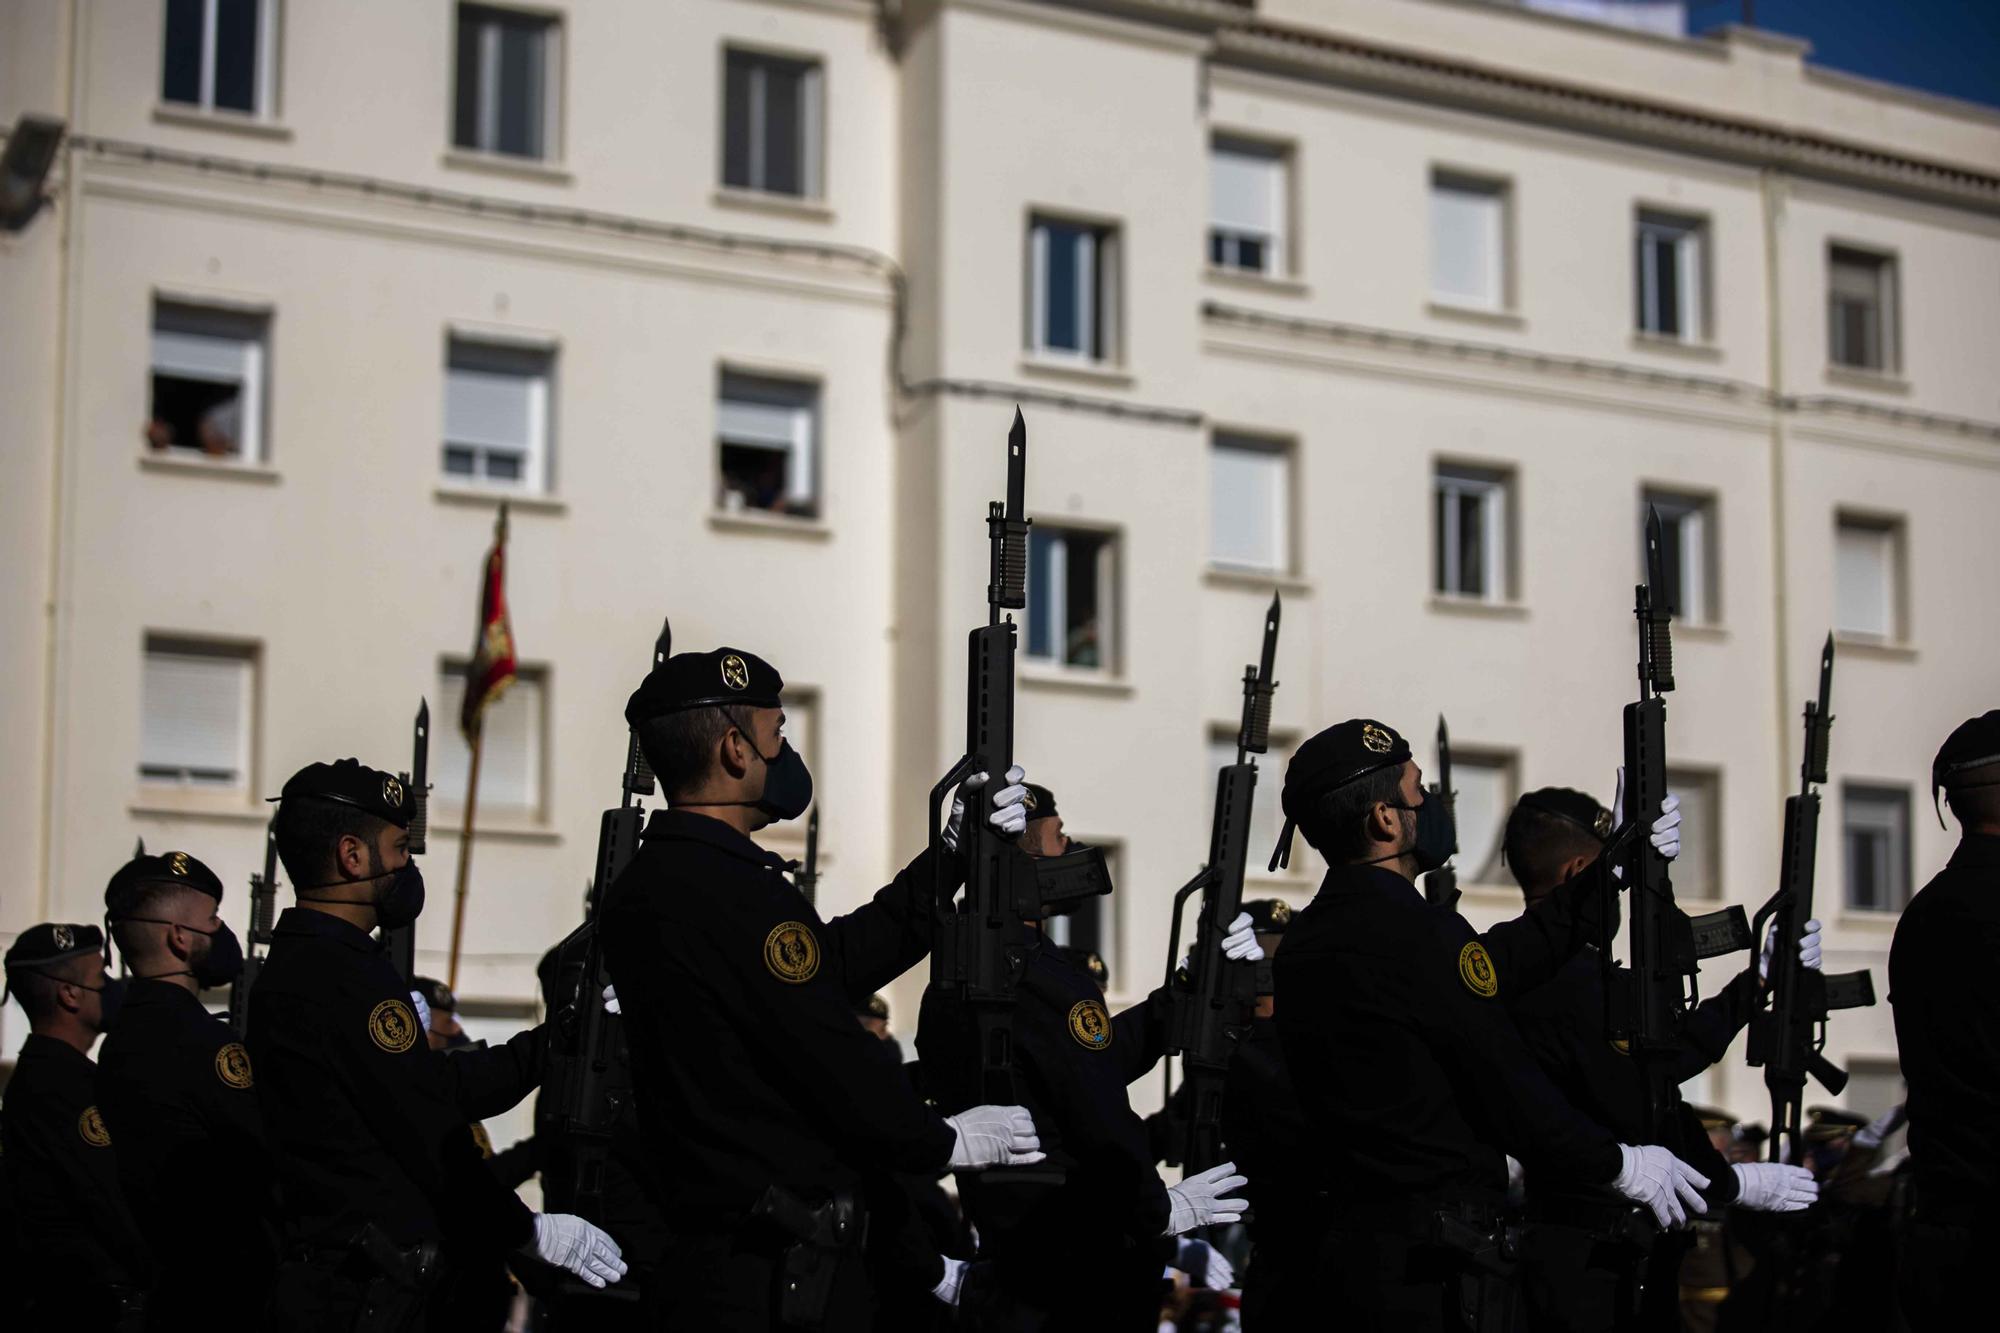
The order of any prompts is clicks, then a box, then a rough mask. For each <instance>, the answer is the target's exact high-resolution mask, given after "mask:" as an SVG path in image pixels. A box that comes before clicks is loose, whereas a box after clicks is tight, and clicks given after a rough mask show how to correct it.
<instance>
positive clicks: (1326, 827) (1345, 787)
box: [1299, 764, 1403, 865]
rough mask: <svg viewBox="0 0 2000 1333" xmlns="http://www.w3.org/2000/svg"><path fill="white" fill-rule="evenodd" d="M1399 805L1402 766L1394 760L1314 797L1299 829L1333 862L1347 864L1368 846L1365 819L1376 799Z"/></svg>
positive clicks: (1317, 849) (1308, 840) (1329, 862)
mask: <svg viewBox="0 0 2000 1333" xmlns="http://www.w3.org/2000/svg"><path fill="white" fill-rule="evenodd" d="M1378 801H1379V802H1383V803H1386V804H1388V805H1396V806H1400V805H1401V804H1402V803H1403V766H1402V765H1401V764H1391V765H1390V766H1389V767H1387V768H1378V769H1376V770H1375V771H1374V772H1373V773H1365V774H1363V775H1362V776H1360V777H1358V778H1356V779H1354V781H1352V782H1346V783H1342V784H1341V785H1340V786H1338V787H1335V788H1333V789H1332V790H1330V791H1325V792H1321V793H1320V794H1319V796H1317V797H1316V798H1314V800H1313V803H1312V808H1311V810H1309V811H1308V812H1307V814H1306V817H1305V818H1304V819H1301V820H1300V821H1299V832H1301V833H1303V834H1305V838H1306V841H1307V842H1309V843H1311V844H1312V846H1313V849H1314V850H1315V851H1317V852H1318V853H1319V854H1320V855H1321V856H1324V857H1325V858H1326V859H1327V863H1328V864H1330V865H1345V864H1346V863H1347V862H1349V861H1353V860H1355V859H1356V858H1358V857H1359V856H1361V854H1362V853H1364V852H1366V851H1367V850H1368V849H1369V848H1368V828H1367V825H1366V824H1365V822H1364V820H1365V819H1366V817H1367V814H1368V812H1369V811H1370V810H1372V809H1374V808H1375V805H1376V803H1377V802H1378Z"/></svg>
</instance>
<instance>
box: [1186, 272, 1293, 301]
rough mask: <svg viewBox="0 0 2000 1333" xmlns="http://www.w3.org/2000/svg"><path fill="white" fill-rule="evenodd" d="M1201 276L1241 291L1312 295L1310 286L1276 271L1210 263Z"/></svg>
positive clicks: (1283, 294) (1282, 294)
mask: <svg viewBox="0 0 2000 1333" xmlns="http://www.w3.org/2000/svg"><path fill="white" fill-rule="evenodd" d="M1202 277H1203V279H1204V280H1206V281H1208V282H1212V283H1214V284H1216V285H1217V286H1218V287H1235V288H1238V289H1240V290H1242V291H1251V292H1269V293H1270V294H1271V295H1273V296H1298V297H1306V296H1311V295H1312V288H1310V287H1308V286H1306V285H1305V284H1304V283H1303V282H1300V281H1299V280H1298V279H1297V278H1288V277H1285V276H1284V275H1283V274H1276V273H1257V272H1254V271H1252V270H1250V269H1247V268H1224V267H1222V266H1221V265H1218V264H1210V265H1209V266H1208V267H1207V268H1205V269H1203V270H1202Z"/></svg>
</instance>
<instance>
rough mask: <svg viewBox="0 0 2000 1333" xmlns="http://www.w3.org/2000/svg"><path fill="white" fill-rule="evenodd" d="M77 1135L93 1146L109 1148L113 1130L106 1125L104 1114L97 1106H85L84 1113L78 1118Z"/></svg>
mask: <svg viewBox="0 0 2000 1333" xmlns="http://www.w3.org/2000/svg"><path fill="white" fill-rule="evenodd" d="M76 1132H77V1136H78V1137H79V1138H81V1139H82V1140H83V1141H84V1142H85V1143H88V1144H89V1145H90V1146H91V1147H93V1148H109V1147H110V1146H111V1131H110V1130H108V1129H106V1128H105V1127H104V1114H103V1112H101V1111H99V1110H98V1109H97V1108H96V1107H95V1106H86V1107H84V1108H83V1114H82V1115H80V1116H78V1117H77V1118H76Z"/></svg>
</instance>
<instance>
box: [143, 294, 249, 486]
mask: <svg viewBox="0 0 2000 1333" xmlns="http://www.w3.org/2000/svg"><path fill="white" fill-rule="evenodd" d="M269 328H270V318H269V316H266V315H257V314H249V313H245V312H241V311H235V310H213V309H209V308H207V307H204V306H192V305H181V304H177V303H175V302H171V301H161V302H158V303H156V304H155V305H154V307H153V374H152V378H153V384H152V410H151V419H150V420H149V421H148V423H147V426H146V442H147V444H148V445H149V446H150V447H152V448H154V449H176V450H187V451H189V452H193V453H200V454H204V455H206V456H208V457H210V458H221V459H229V460H231V461H234V462H238V463H255V462H258V461H260V460H262V458H263V457H264V367H265V361H266V356H265V344H266V335H267V333H268V331H269Z"/></svg>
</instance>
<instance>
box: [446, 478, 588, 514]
mask: <svg viewBox="0 0 2000 1333" xmlns="http://www.w3.org/2000/svg"><path fill="white" fill-rule="evenodd" d="M431 495H432V496H433V497H434V498H435V499H436V500H437V502H438V503H439V504H448V505H467V506H469V507H471V508H475V509H498V508H499V507H500V506H501V505H503V504H504V505H506V506H507V508H508V509H510V510H512V511H514V512H516V513H522V514H567V513H568V512H569V501H567V500H565V499H563V498H561V497H560V496H555V495H531V494H529V493H527V492H524V491H503V490H497V489H489V488H487V487H484V486H443V485H440V486H438V487H436V488H435V489H434V490H432V491H431Z"/></svg>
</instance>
